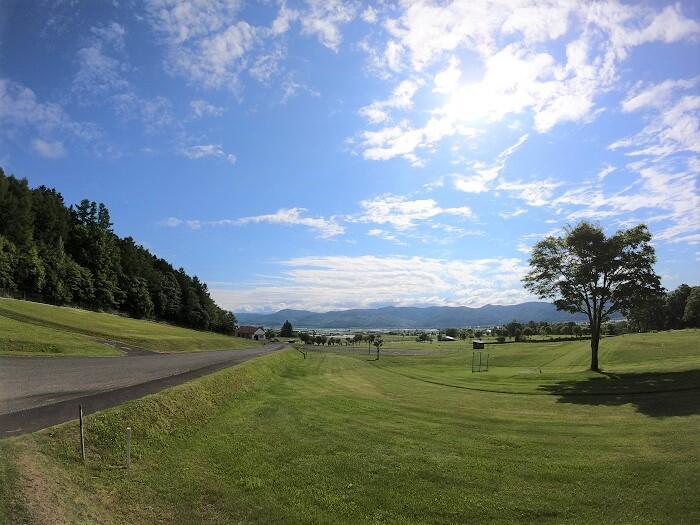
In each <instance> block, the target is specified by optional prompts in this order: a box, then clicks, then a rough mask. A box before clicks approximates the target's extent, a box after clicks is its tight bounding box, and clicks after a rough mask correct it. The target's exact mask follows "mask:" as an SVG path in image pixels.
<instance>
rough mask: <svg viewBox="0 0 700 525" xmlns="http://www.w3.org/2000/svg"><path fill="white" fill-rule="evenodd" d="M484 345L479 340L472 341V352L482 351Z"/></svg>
mask: <svg viewBox="0 0 700 525" xmlns="http://www.w3.org/2000/svg"><path fill="white" fill-rule="evenodd" d="M484 345H486V343H485V342H484V341H482V340H480V339H474V341H472V348H473V349H474V350H483V349H484Z"/></svg>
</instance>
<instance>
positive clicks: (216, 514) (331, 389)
mask: <svg viewBox="0 0 700 525" xmlns="http://www.w3.org/2000/svg"><path fill="white" fill-rule="evenodd" d="M494 354H496V355H494ZM587 357H588V355H587V348H586V343H585V342H572V343H548V344H511V345H499V346H498V350H494V351H492V352H491V362H490V369H489V371H488V372H482V373H472V372H471V371H470V367H469V366H468V361H469V360H470V359H471V351H470V350H469V351H455V352H444V351H438V352H435V353H433V354H430V353H423V354H421V355H410V356H388V355H387V356H382V357H381V358H380V360H379V361H372V360H370V357H369V356H367V355H363V354H353V353H350V352H347V351H346V352H343V350H340V351H339V352H337V353H330V352H313V351H312V352H309V353H308V354H307V358H306V359H303V358H302V355H301V354H300V353H298V352H296V351H293V350H291V351H286V352H281V353H277V354H273V355H270V356H266V357H264V358H260V359H257V360H254V361H250V362H247V363H245V364H243V365H241V366H238V367H235V368H231V369H228V370H225V371H222V372H219V373H216V374H214V375H211V376H208V377H205V378H202V379H199V380H196V381H193V382H191V383H188V384H185V385H181V386H178V387H175V388H173V389H170V390H167V391H164V392H162V393H160V394H158V395H154V396H149V397H146V398H144V399H141V400H137V401H133V402H130V403H127V404H125V405H123V406H120V407H116V408H114V409H110V410H107V411H105V412H102V413H99V414H96V415H92V416H89V417H88V418H87V424H86V425H87V433H86V436H87V443H88V461H87V465H86V466H83V465H82V464H81V463H80V461H79V458H78V453H77V447H76V444H77V428H76V425H75V424H66V425H62V426H59V427H55V428H53V429H48V430H45V431H42V432H38V433H36V434H33V435H30V436H25V437H21V438H14V439H12V440H8V441H5V442H4V443H1V444H0V445H1V446H2V447H3V448H4V450H0V452H4V454H5V455H6V456H7V457H8V458H12V460H11V461H10V460H8V465H6V466H5V467H4V469H3V468H0V482H4V487H5V488H4V489H3V488H2V485H0V502H2V501H5V503H4V504H3V503H0V522H3V517H4V518H5V521H12V518H10V516H11V515H12V516H16V517H17V518H16V521H18V522H21V521H22V519H25V518H26V517H27V516H29V517H31V518H32V519H35V520H37V521H39V522H40V519H39V518H41V516H46V517H48V518H49V520H48V521H49V522H52V523H74V522H78V523H124V524H126V523H133V524H140V523H149V524H150V523H182V524H189V523H250V522H255V523H635V524H639V523H689V524H690V523H699V522H700V498H698V486H700V462H699V461H698V460H699V459H700V458H699V457H698V456H699V454H700V442H699V441H698V434H699V433H700V361H699V358H700V331H698V330H685V331H677V332H666V333H659V334H635V335H626V336H620V337H615V338H608V339H605V341H604V342H603V351H602V354H601V357H602V364H603V366H604V368H605V373H604V374H592V373H589V372H586V371H585V368H586V364H587ZM503 392H507V393H503ZM126 426H131V427H132V428H133V429H134V445H133V467H132V469H131V470H129V471H126V470H124V469H121V468H119V465H121V464H122V463H123V453H124V448H123V438H122V435H123V431H124V428H125V427H126ZM2 476H4V479H3V478H2ZM37 480H40V481H37ZM37 486H40V487H42V489H43V492H41V493H40V494H39V493H37V491H36V490H32V489H31V487H37ZM3 490H4V491H5V494H3V493H2V491H3ZM17 494H23V496H21V497H17ZM3 496H5V497H4V498H3ZM3 512H4V515H3ZM37 516H39V518H37ZM27 519H29V518H27Z"/></svg>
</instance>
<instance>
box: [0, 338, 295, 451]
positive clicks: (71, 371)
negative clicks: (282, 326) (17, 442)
mask: <svg viewBox="0 0 700 525" xmlns="http://www.w3.org/2000/svg"><path fill="white" fill-rule="evenodd" d="M283 346H284V345H281V344H279V345H267V346H264V347H255V348H250V349H245V350H217V351H211V352H193V353H183V354H150V353H144V352H130V353H129V354H128V355H126V356H125V357H18V356H0V438H2V437H9V436H15V435H18V434H23V433H25V432H32V431H34V430H38V429H40V428H44V427H47V426H51V425H56V424H58V423H62V422H64V421H68V420H69V419H74V418H75V417H76V415H77V413H78V404H81V405H82V406H83V410H84V413H86V414H89V413H91V412H95V411H97V410H102V409H104V408H108V407H110V406H114V405H117V404H119V403H123V402H125V401H128V400H130V399H136V398H138V397H142V396H144V395H147V394H152V393H154V392H158V391H159V390H163V389H164V388H167V387H170V386H173V385H177V384H180V383H183V382H185V381H188V380H190V379H193V378H195V377H200V376H202V375H205V374H209V373H211V372H214V371H216V370H220V369H222V368H225V367H228V366H232V365H236V364H239V363H242V362H244V361H247V360H249V359H253V358H255V357H259V356H261V355H265V354H269V353H271V352H274V351H276V350H279V349H281V348H282V347H283Z"/></svg>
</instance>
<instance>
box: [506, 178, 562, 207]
mask: <svg viewBox="0 0 700 525" xmlns="http://www.w3.org/2000/svg"><path fill="white" fill-rule="evenodd" d="M561 184H562V183H560V182H556V181H553V180H551V179H546V180H538V181H530V182H523V181H517V182H509V181H505V180H504V181H501V182H499V183H498V186H496V189H498V190H502V191H507V192H510V194H511V197H515V198H518V199H522V200H523V201H525V203H526V204H528V205H529V206H544V205H546V204H549V203H550V201H551V200H552V196H553V195H554V190H555V188H558V187H559V186H561Z"/></svg>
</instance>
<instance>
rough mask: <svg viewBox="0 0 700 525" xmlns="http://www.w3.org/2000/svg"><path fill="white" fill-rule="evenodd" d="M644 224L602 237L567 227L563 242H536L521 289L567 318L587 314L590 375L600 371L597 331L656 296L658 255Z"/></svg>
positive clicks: (584, 225) (587, 227) (584, 226)
mask: <svg viewBox="0 0 700 525" xmlns="http://www.w3.org/2000/svg"><path fill="white" fill-rule="evenodd" d="M650 241H651V234H650V233H649V230H648V229H647V227H646V226H645V225H643V224H640V225H639V226H635V227H634V228H630V229H628V230H622V231H618V232H617V233H615V234H614V235H612V236H610V237H606V235H605V233H604V232H603V230H602V228H600V227H598V226H595V225H593V224H591V223H589V222H585V221H584V222H581V223H579V224H578V225H576V226H575V227H567V228H566V229H565V233H564V235H563V236H561V237H554V236H550V237H547V238H545V239H543V240H542V241H540V242H538V243H537V244H536V245H535V246H534V247H533V250H532V256H531V257H530V271H529V273H528V274H527V275H526V276H525V278H524V279H523V283H524V285H525V287H526V288H527V289H528V290H530V291H531V292H533V293H535V294H536V295H537V296H539V297H540V298H542V299H551V300H553V302H554V304H555V305H556V307H557V308H558V309H560V310H564V311H566V312H570V313H576V312H582V313H584V314H586V315H587V317H588V321H589V325H590V329H591V370H596V371H597V370H599V364H598V346H599V342H600V334H601V327H602V324H603V322H605V321H606V320H607V319H609V317H610V315H611V314H612V313H613V312H617V311H624V310H628V309H630V308H632V307H633V305H634V304H635V303H638V302H643V301H648V300H650V299H651V298H653V297H658V296H659V295H660V294H661V293H662V291H663V289H662V288H661V283H660V279H659V276H658V275H657V274H656V272H655V271H654V268H653V265H654V263H655V262H656V255H655V252H654V248H653V247H652V245H651V243H650Z"/></svg>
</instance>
